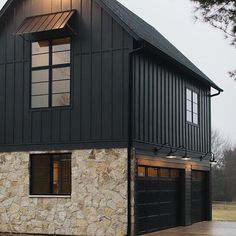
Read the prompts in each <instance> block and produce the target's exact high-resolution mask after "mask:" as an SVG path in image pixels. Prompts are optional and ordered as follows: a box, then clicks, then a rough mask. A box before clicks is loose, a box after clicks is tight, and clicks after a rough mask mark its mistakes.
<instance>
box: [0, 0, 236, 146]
mask: <svg viewBox="0 0 236 236" xmlns="http://www.w3.org/2000/svg"><path fill="white" fill-rule="evenodd" d="M119 1H120V2H121V3H122V4H124V5H125V6H127V7H128V8H129V9H130V10H132V11H133V12H135V13H136V14H137V15H139V16H140V17H142V18H143V19H144V20H146V21H147V22H148V23H150V24H151V25H153V26H154V27H155V28H156V29H157V30H158V31H159V32H160V33H162V34H163V35H164V36H165V37H166V38H167V39H168V40H169V41H170V42H171V43H173V44H174V45H175V46H176V47H177V48H178V49H179V50H180V51H181V52H182V53H183V54H184V55H186V56H187V57H188V58H189V59H190V60H191V61H192V62H193V63H194V64H195V65H196V66H198V67H199V69H201V70H202V71H203V72H204V73H205V74H206V75H207V76H209V77H210V78H211V79H212V80H213V81H214V82H215V83H216V84H218V85H219V86H220V87H221V88H222V89H223V90H224V93H222V94H221V95H220V96H218V97H214V98H213V99H212V126H213V128H214V129H219V130H220V131H221V132H222V133H223V134H224V135H225V136H227V137H229V138H230V139H231V140H232V142H233V143H235V144H236V120H235V117H236V82H234V81H233V80H232V79H230V78H229V76H228V74H227V72H228V71H229V70H233V69H235V68H236V49H234V48H233V47H231V46H229V41H226V40H225V39H224V35H223V33H222V32H221V31H218V30H216V29H213V28H212V27H211V26H209V25H208V24H205V23H201V22H195V20H194V17H193V9H194V8H193V6H194V5H193V3H192V2H190V0H181V1H180V0H147V1H144V0H119ZM5 2H6V0H0V7H2V6H3V4H4V3H5Z"/></svg>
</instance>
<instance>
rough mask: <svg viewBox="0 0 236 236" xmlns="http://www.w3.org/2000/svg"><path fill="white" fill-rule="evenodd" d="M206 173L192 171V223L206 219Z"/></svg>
mask: <svg viewBox="0 0 236 236" xmlns="http://www.w3.org/2000/svg"><path fill="white" fill-rule="evenodd" d="M206 193H207V189H206V173H205V172H203V171H192V201H191V205H192V210H191V213H192V223H197V222H201V221H204V220H206V209H207V207H206V201H207V199H206Z"/></svg>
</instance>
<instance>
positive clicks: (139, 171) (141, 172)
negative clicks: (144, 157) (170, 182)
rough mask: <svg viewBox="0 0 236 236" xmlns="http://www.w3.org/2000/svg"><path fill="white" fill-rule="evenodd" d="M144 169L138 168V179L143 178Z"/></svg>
mask: <svg viewBox="0 0 236 236" xmlns="http://www.w3.org/2000/svg"><path fill="white" fill-rule="evenodd" d="M145 169H146V168H145V167H143V166H139V167H138V176H140V177H144V176H145Z"/></svg>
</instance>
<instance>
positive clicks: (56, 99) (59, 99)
mask: <svg viewBox="0 0 236 236" xmlns="http://www.w3.org/2000/svg"><path fill="white" fill-rule="evenodd" d="M69 105H70V94H69V93H62V94H53V95H52V106H54V107H60V106H69Z"/></svg>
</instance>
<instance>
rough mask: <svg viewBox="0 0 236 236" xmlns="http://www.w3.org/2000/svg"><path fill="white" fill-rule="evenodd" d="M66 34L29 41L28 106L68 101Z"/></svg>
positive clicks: (59, 103) (69, 63)
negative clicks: (29, 74) (30, 46)
mask: <svg viewBox="0 0 236 236" xmlns="http://www.w3.org/2000/svg"><path fill="white" fill-rule="evenodd" d="M70 71H71V43H70V38H62V39H55V40H48V41H38V42H33V43H32V60H31V108H47V107H62V106H69V105H70V90H71V88H70V78H71V75H70Z"/></svg>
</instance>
